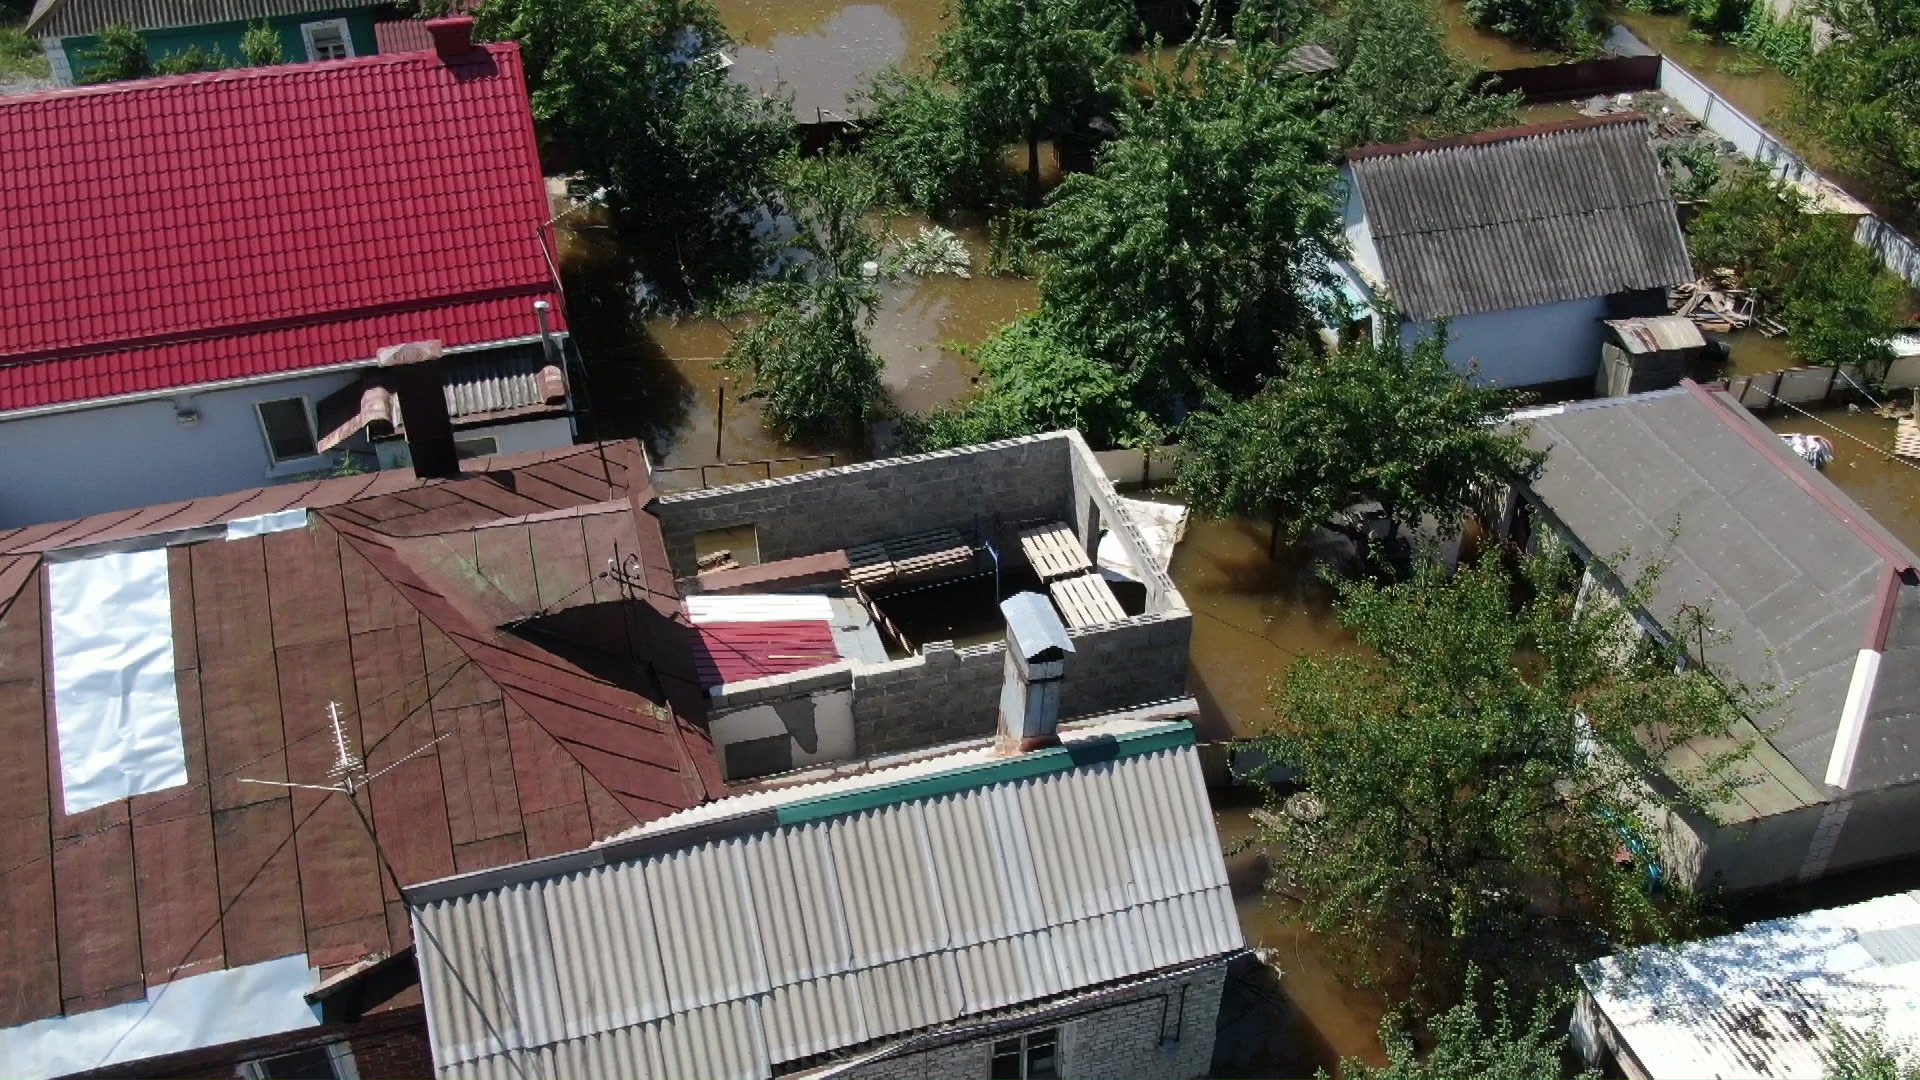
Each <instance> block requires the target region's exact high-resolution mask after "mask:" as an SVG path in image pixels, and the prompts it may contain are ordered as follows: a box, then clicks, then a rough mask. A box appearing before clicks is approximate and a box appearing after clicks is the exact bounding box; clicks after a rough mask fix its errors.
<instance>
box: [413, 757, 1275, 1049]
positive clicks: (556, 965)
mask: <svg viewBox="0 0 1920 1080" xmlns="http://www.w3.org/2000/svg"><path fill="white" fill-rule="evenodd" d="M1069 741H1070V745H1068V746H1063V747H1059V748H1055V749H1052V750H1046V751H1038V752H1035V753H1032V754H1027V755H1021V756H1020V757H1017V758H1000V759H983V758H979V757H978V756H977V755H975V754H973V753H971V752H969V753H963V754H958V755H945V756H939V757H932V758H928V759H926V760H925V761H924V762H922V763H921V764H919V765H918V766H916V767H912V768H909V769H906V770H903V771H901V772H899V773H893V772H891V771H883V772H880V773H875V774H867V775H864V776H860V777H855V778H850V779H848V780H835V781H828V782H824V783H817V784H806V785H800V786H797V787H790V788H785V789H779V790H777V791H769V792H764V793H760V794H756V795H754V796H747V797H743V798H741V799H738V800H722V801H721V802H719V803H716V804H713V806H712V807H711V808H710V809H709V810H708V811H707V812H705V813H702V814H701V815H699V817H698V818H696V819H693V820H694V821H695V822H696V824H695V825H694V827H693V828H692V829H691V830H688V831H686V832H684V833H683V832H682V831H680V830H678V829H676V828H674V827H673V826H671V825H669V826H667V827H666V828H665V830H664V831H660V830H646V836H647V837H650V838H652V839H653V840H654V841H655V850H654V851H653V852H652V853H649V854H645V855H641V856H639V857H635V858H630V859H627V860H626V861H614V862H611V863H609V864H607V865H601V866H593V867H588V868H585V869H575V870H571V871H568V872H559V873H550V874H545V875H544V876H543V875H540V874H537V873H536V874H521V875H516V876H515V877H514V878H513V879H509V880H508V881H507V883H505V884H491V885H490V884H489V883H488V881H489V879H486V878H481V879H477V883H476V884H475V886H474V891H471V892H466V893H464V894H461V895H452V896H444V895H442V892H443V891H444V890H445V889H448V888H457V887H458V886H459V885H460V880H459V879H455V880H454V881H450V882H445V883H439V884H436V885H435V886H432V889H433V890H435V891H434V892H433V893H431V894H425V893H423V894H421V895H423V896H437V897H439V898H437V899H436V898H429V899H426V900H424V901H422V900H416V901H415V903H414V904H413V914H414V918H415V920H416V922H417V924H418V925H419V926H420V928H421V930H422V932H423V934H425V935H430V936H428V937H426V939H425V941H426V942H428V943H425V944H423V947H422V949H421V958H420V966H421V978H422V990H423V993H424V995H425V998H426V1002H427V1009H428V1030H429V1033H430V1035H431V1037H432V1040H433V1053H434V1061H435V1065H436V1067H437V1069H438V1072H439V1074H440V1075H441V1076H445V1077H486V1076H501V1075H508V1074H514V1073H520V1074H526V1073H530V1072H537V1073H540V1074H543V1075H568V1076H609V1075H617V1076H660V1077H669V1076H758V1077H764V1076H769V1075H771V1074H772V1072H773V1071H774V1070H775V1068H776V1067H777V1066H780V1065H781V1064H783V1063H786V1062H792V1061H794V1060H796V1059H799V1058H804V1057H809V1056H811V1055H814V1054H819V1053H824V1052H828V1051H832V1050H836V1049H843V1048H850V1047H854V1046H857V1045H860V1044H862V1043H866V1042H869V1041H871V1040H874V1039H880V1038H885V1037H888V1036H893V1035H900V1034H904V1033H906V1032H910V1031H916V1030H920V1029H924V1028H929V1027H935V1026H938V1025H942V1024H946V1023H949V1022H952V1021H955V1020H958V1019H960V1018H962V1017H966V1016H971V1015H976V1014H980V1013H985V1012H988V1011H991V1010H995V1009H1000V1008H1004V1007H1006V1006H1008V1005H1012V1004H1016V1003H1020V1002H1028V1001H1035V1000H1039V999H1045V998H1049V997H1054V996H1058V995H1061V994H1064V993H1068V992H1071V991H1074V990H1077V989H1080V988H1084V987H1090V986H1095V985H1098V984H1101V983H1108V982H1112V981H1115V980H1119V979H1125V978H1128V977H1132V976H1137V975H1143V974H1146V973H1148V972H1152V971H1155V970H1158V969H1161V968H1166V967H1171V966H1175V965H1178V964H1182V963H1187V962H1192V961H1195V960H1200V959H1205V958H1209V957H1213V956H1217V955H1220V954H1222V953H1226V952H1230V951H1232V950H1234V949H1237V948H1239V947H1240V946H1241V943H1242V939H1241V934H1240V930H1239V925H1238V922H1237V921H1236V918H1235V915H1234V910H1233V902H1232V899H1231V897H1230V895H1229V893H1228V889H1227V879H1226V867H1225V865H1224V863H1223V861H1222V859H1221V855H1220V848H1219V842H1218V839H1217V838H1216V837H1215V835H1214V831H1213V819H1212V814H1211V811H1210V809H1209V807H1208V803H1207V797H1206V790H1205V785H1204V782H1203V780H1202V778H1201V774H1200V766H1199V759H1198V757H1197V754H1196V751H1195V750H1194V749H1193V746H1192V729H1191V728H1190V727H1189V726H1188V725H1187V724H1186V723H1185V722H1184V721H1180V722H1175V723H1164V722H1162V723H1158V724H1142V723H1137V722H1128V721H1121V722H1118V723H1116V724H1114V725H1111V726H1110V727H1103V726H1101V725H1098V724H1093V725H1089V726H1087V727H1085V728H1082V729H1081V730H1079V731H1077V732H1074V733H1071V737H1070V740H1069ZM1076 747H1077V748H1076ZM1096 748H1098V749H1097V750H1096ZM729 808H731V809H732V812H733V813H734V814H736V815H742V814H744V815H747V817H746V818H745V819H744V821H743V822H742V823H741V824H740V826H739V828H738V830H737V831H735V832H734V833H733V834H731V835H729V834H727V828H726V826H727V820H726V819H725V818H724V817H721V815H722V814H724V813H726V812H727V811H728V809H729ZM769 811H771V813H769ZM716 829H717V830H718V831H715V830H716ZM678 835H686V836H687V837H688V839H687V840H686V841H685V842H684V846H675V845H674V842H673V840H674V837H676V836H678ZM602 850H606V851H609V852H612V851H615V850H617V848H607V849H602ZM537 868H538V864H533V865H531V866H529V867H527V868H525V869H526V870H527V871H535V870H537ZM442 950H444V951H442ZM456 972H457V975H458V977H457V979H456V976H455V973H456Z"/></svg>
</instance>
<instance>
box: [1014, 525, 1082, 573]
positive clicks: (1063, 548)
mask: <svg viewBox="0 0 1920 1080" xmlns="http://www.w3.org/2000/svg"><path fill="white" fill-rule="evenodd" d="M1019 535H1020V551H1021V552H1022V553H1023V554H1025V555H1026V557H1027V565H1029V566H1031V567H1033V572H1034V573H1036V574H1038V575H1040V580H1041V581H1058V580H1059V579H1061V578H1070V577H1079V576H1080V575H1081V574H1085V573H1087V572H1089V571H1091V570H1092V569H1093V563H1091V562H1089V561H1088V559H1087V553H1086V551H1085V550H1083V549H1082V548H1081V546H1080V537H1079V536H1078V535H1077V534H1076V533H1075V532H1074V531H1073V529H1072V527H1071V526H1068V525H1064V524H1062V523H1060V522H1058V521H1049V522H1047V523H1046V524H1044V525H1033V526H1030V527H1028V528H1025V529H1021V530H1020V534H1019Z"/></svg>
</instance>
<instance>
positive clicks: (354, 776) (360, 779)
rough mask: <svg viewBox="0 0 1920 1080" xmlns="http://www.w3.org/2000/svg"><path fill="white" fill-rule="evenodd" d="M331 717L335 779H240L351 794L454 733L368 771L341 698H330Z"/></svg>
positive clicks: (273, 785)
mask: <svg viewBox="0 0 1920 1080" xmlns="http://www.w3.org/2000/svg"><path fill="white" fill-rule="evenodd" d="M327 719H328V721H329V722H331V723H332V724H333V749H334V759H333V767H332V768H330V769H328V770H327V775H328V776H331V777H333V781H334V782H333V783H331V784H295V783H291V782H289V781H286V780H255V779H252V778H250V777H245V776H243V777H241V778H240V782H241V783H243V784H267V785H269V786H271V787H283V788H304V789H306V790H308V791H337V792H340V793H341V794H343V795H346V796H348V797H349V798H351V797H352V796H353V794H354V793H355V792H357V791H359V790H361V789H362V788H365V787H366V786H368V785H369V784H371V783H373V782H374V781H375V780H378V779H380V778H381V777H383V776H385V775H387V774H388V773H390V772H392V771H393V770H395V769H397V768H399V767H400V766H402V765H405V764H406V763H407V762H409V761H412V760H413V759H414V758H417V757H419V756H420V755H421V754H424V753H426V752H427V751H428V750H431V749H433V745H434V743H437V742H439V741H440V740H441V739H445V738H449V737H451V736H452V735H453V732H451V731H449V732H447V733H446V734H445V735H441V736H439V737H438V738H435V739H432V740H430V741H428V742H426V743H424V744H422V745H421V746H419V747H417V748H416V749H414V750H412V751H411V752H409V753H408V754H406V755H405V756H404V757H402V758H401V759H400V760H398V761H396V762H394V763H393V764H391V765H388V766H387V767H386V768H384V769H381V770H380V771H378V772H375V773H369V772H367V766H366V763H365V762H363V761H361V760H360V758H359V757H357V756H355V754H354V752H353V745H352V741H351V740H349V739H348V738H347V726H346V725H345V724H343V723H341V722H340V703H339V702H337V701H329V702H327Z"/></svg>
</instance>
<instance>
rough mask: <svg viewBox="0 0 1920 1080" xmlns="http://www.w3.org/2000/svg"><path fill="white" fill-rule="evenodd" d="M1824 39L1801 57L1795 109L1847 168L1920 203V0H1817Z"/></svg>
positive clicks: (1897, 200) (1815, 13)
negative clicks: (1827, 37)
mask: <svg viewBox="0 0 1920 1080" xmlns="http://www.w3.org/2000/svg"><path fill="white" fill-rule="evenodd" d="M1809 13H1810V14H1811V15H1812V17H1813V18H1814V19H1815V20H1816V21H1817V22H1820V23H1823V24H1825V25H1826V26H1827V27H1828V28H1830V29H1831V31H1832V34H1831V38H1830V40H1829V41H1828V43H1827V44H1826V45H1825V46H1824V47H1822V48H1821V49H1819V50H1818V51H1816V52H1813V53H1812V55H1810V56H1808V57H1807V58H1806V60H1805V62H1804V63H1802V64H1801V66H1800V69H1799V72H1798V76H1797V78H1796V79H1795V86H1794V99H1793V109H1794V112H1795V113H1796V114H1797V116H1798V118H1799V119H1800V120H1801V121H1802V122H1803V123H1804V124H1805V125H1806V126H1807V128H1808V129H1809V130H1811V131H1813V132H1815V133H1817V135H1818V136H1819V138H1820V139H1821V140H1822V141H1823V142H1824V143H1825V144H1826V145H1827V147H1828V148H1829V149H1831V150H1832V151H1833V154H1834V156H1835V157H1836V158H1838V159H1839V161H1840V163H1841V165H1842V166H1843V167H1844V168H1845V169H1846V170H1847V171H1849V172H1852V173H1854V174H1856V175H1859V176H1861V177H1864V178H1867V179H1868V180H1870V181H1871V182H1872V183H1873V184H1874V185H1875V186H1876V187H1878V188H1879V189H1880V190H1881V191H1882V192H1884V193H1885V195H1886V196H1887V197H1888V199H1889V200H1890V201H1891V202H1893V203H1894V204H1895V205H1897V206H1905V207H1906V208H1908V212H1909V213H1911V208H1912V207H1913V206H1914V205H1915V204H1916V203H1920V0H1814V3H1813V4H1812V5H1811V8H1810V12H1809Z"/></svg>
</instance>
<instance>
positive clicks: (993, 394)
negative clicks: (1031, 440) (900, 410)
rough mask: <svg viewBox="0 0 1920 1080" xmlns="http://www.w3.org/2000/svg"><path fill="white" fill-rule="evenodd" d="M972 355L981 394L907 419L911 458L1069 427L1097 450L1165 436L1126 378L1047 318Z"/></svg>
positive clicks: (1007, 331)
mask: <svg viewBox="0 0 1920 1080" xmlns="http://www.w3.org/2000/svg"><path fill="white" fill-rule="evenodd" d="M970 352H971V354H972V356H973V359H974V360H975V361H977V362H978V363H979V365H980V380H981V385H980V390H979V392H978V393H977V394H976V395H975V396H973V397H972V398H969V399H967V400H966V401H963V402H960V403H958V404H955V405H950V406H947V407H944V408H940V409H936V410H934V411H933V412H932V413H929V414H928V415H926V416H914V417H906V418H904V419H903V420H902V423H901V441H902V442H903V443H904V444H905V445H906V447H907V449H908V451H909V452H920V451H926V450H943V449H946V448H949V447H954V446H971V445H973V444H975V443H983V442H992V441H993V440H995V439H1011V438H1015V437H1017V436H1021V435H1034V434H1038V433H1039V432H1043V431H1057V430H1059V429H1061V428H1078V429H1079V430H1080V433H1081V434H1083V435H1085V436H1086V437H1087V439H1088V441H1089V442H1091V443H1092V444H1093V445H1094V446H1096V447H1109V446H1116V445H1120V444H1123V443H1135V442H1139V441H1141V440H1143V439H1148V438H1151V436H1152V435H1153V434H1156V433H1157V432H1156V429H1155V426H1154V424H1153V422H1152V421H1151V420H1150V419H1149V418H1148V417H1147V416H1146V415H1145V414H1143V413H1141V412H1140V410H1138V409H1137V408H1135V407H1134V405H1133V401H1132V394H1131V393H1130V387H1129V386H1128V385H1127V383H1126V380H1125V379H1123V378H1122V377H1121V375H1120V373H1119V372H1117V371H1115V370H1114V369H1113V367H1112V366H1111V365H1109V364H1105V363H1102V362H1101V361H1099V360H1096V359H1094V358H1093V357H1090V356H1087V355H1086V354H1085V353H1082V352H1080V351H1079V350H1077V349H1075V348H1074V347H1073V346H1072V345H1071V344H1069V343H1068V342H1066V341H1065V340H1063V338H1062V335H1061V334H1060V333H1059V332H1058V331H1057V329H1056V328H1055V327H1053V326H1051V325H1049V324H1048V323H1047V321H1046V320H1045V319H1044V318H1042V317H1040V316H1037V315H1028V316H1026V317H1024V318H1020V319H1016V320H1014V321H1013V322H1011V323H1008V324H1007V325H1006V326H1004V327H1002V328H1001V329H1000V330H999V331H998V332H996V333H995V334H994V335H993V336H992V337H990V338H988V339H987V340H986V341H984V342H982V343H981V344H980V345H979V346H978V347H977V348H975V349H972V350H970Z"/></svg>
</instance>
